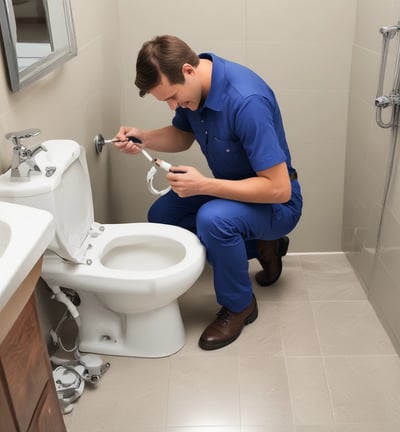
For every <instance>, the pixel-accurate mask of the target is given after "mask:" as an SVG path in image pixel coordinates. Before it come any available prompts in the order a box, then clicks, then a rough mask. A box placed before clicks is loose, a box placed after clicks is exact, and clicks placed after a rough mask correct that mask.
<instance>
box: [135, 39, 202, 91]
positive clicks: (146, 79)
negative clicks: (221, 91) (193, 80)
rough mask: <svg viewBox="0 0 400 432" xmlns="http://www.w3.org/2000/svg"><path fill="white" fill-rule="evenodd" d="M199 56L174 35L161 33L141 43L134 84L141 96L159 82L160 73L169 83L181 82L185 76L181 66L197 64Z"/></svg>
mask: <svg viewBox="0 0 400 432" xmlns="http://www.w3.org/2000/svg"><path fill="white" fill-rule="evenodd" d="M199 61H200V59H199V56H198V55H197V54H196V53H195V52H194V51H193V50H192V49H191V48H190V47H189V46H188V45H187V44H186V43H185V42H184V41H183V40H181V39H179V38H177V37H176V36H170V35H163V36H156V37H155V38H154V39H152V40H150V41H147V42H145V43H144V44H143V46H142V48H141V49H140V51H139V54H138V57H137V60H136V79H135V85H136V87H138V89H139V95H140V96H141V97H143V96H144V95H145V94H147V93H149V92H150V91H151V90H152V89H153V88H154V87H156V86H157V85H158V84H160V82H161V74H163V75H165V76H166V77H167V79H168V81H169V83H170V84H182V83H184V82H185V78H184V76H183V73H182V66H183V65H184V64H185V63H188V64H190V65H191V66H193V67H197V66H198V64H199Z"/></svg>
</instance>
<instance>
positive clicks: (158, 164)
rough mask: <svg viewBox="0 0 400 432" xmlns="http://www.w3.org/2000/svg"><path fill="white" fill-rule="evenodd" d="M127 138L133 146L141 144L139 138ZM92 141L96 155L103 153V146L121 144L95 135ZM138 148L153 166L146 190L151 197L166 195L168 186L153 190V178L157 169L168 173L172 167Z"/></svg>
mask: <svg viewBox="0 0 400 432" xmlns="http://www.w3.org/2000/svg"><path fill="white" fill-rule="evenodd" d="M127 138H128V140H129V141H132V142H134V143H135V144H141V143H142V141H141V140H140V139H139V138H136V137H134V136H129V137H127ZM93 141H94V146H95V148H96V153H97V154H100V153H101V152H102V151H103V147H104V146H105V144H113V143H116V142H121V140H118V139H110V140H106V139H104V137H103V135H102V134H97V135H96V136H95V137H94V140H93ZM138 147H139V148H140V151H141V153H142V154H143V156H144V157H145V158H146V159H147V160H148V161H149V162H150V163H151V164H152V165H153V166H152V167H151V168H150V170H149V171H148V173H147V175H146V182H147V188H148V189H149V191H150V193H151V194H153V195H164V194H166V193H167V192H169V190H170V189H171V186H168V187H167V188H165V189H163V190H161V191H160V190H158V189H155V188H154V187H153V178H154V176H155V175H156V173H157V169H158V168H161V169H162V170H164V171H165V172H170V169H171V166H172V165H171V164H170V163H168V162H166V161H164V160H162V159H158V158H153V157H151V156H150V154H149V153H148V152H147V151H146V150H145V149H144V148H143V147H142V146H140V145H138Z"/></svg>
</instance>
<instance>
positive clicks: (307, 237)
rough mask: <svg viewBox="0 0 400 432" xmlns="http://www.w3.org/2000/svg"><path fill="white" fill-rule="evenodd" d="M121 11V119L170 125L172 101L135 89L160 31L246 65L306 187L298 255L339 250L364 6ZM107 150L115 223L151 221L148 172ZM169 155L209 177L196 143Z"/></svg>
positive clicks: (175, 5)
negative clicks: (277, 113) (141, 58)
mask: <svg viewBox="0 0 400 432" xmlns="http://www.w3.org/2000/svg"><path fill="white" fill-rule="evenodd" d="M118 9H119V17H120V32H121V56H122V58H123V59H124V60H123V63H122V64H121V73H122V94H121V104H122V114H121V115H122V120H121V122H122V123H123V124H125V125H135V126H137V127H140V128H143V129H151V128H156V127H160V126H164V125H166V124H169V123H170V121H171V118H172V115H173V113H172V112H171V111H169V110H168V107H167V106H166V104H165V105H163V104H160V103H159V102H157V101H155V100H152V98H151V96H148V97H145V98H143V99H142V98H140V97H139V96H138V94H137V90H136V88H135V86H134V76H135V61H136V54H137V52H138V50H139V49H140V47H141V45H142V43H143V42H144V41H145V40H147V39H149V38H151V37H153V36H155V35H157V34H164V33H170V34H175V35H177V36H179V37H181V38H183V39H184V40H186V41H187V42H188V43H189V44H190V45H191V46H192V47H193V48H194V49H195V50H196V51H198V52H201V51H213V52H215V53H217V54H219V55H221V56H224V57H226V58H229V59H231V60H234V61H237V62H240V63H243V64H245V65H248V66H249V67H251V68H252V69H254V70H255V71H256V72H258V73H259V74H260V75H261V76H262V77H263V78H264V79H265V80H266V81H267V82H269V83H270V85H271V86H272V87H273V88H274V90H275V92H276V94H277V97H278V100H279V101H280V105H281V109H282V113H283V117H284V121H285V125H286V132H287V137H288V141H289V145H290V147H291V151H292V156H293V163H294V166H295V167H296V168H297V169H298V171H299V176H300V181H301V184H302V188H303V194H304V214H303V218H302V220H301V222H300V224H299V225H298V227H297V228H296V230H295V231H294V232H293V234H292V235H291V240H292V243H291V251H304V252H311V251H337V250H341V229H342V206H343V177H344V160H345V145H346V128H347V109H348V94H349V80H350V62H351V53H352V44H353V37H354V28H355V12H356V0H335V1H330V2H328V1H321V0H237V1H234V2H232V1H231V0H218V1H217V2H216V1H212V2H211V1H209V0H205V1H203V2H190V3H187V2H185V1H183V0H170V1H168V2H160V1H159V0H147V1H146V2H132V1H130V0H118ZM109 150H110V151H109V157H110V161H111V164H110V174H111V175H110V187H111V194H110V199H111V203H112V209H113V213H112V218H113V220H114V221H116V222H128V221H139V220H140V221H142V220H145V219H146V212H147V209H148V207H149V205H150V204H151V202H152V201H153V197H152V196H151V195H149V193H148V192H147V189H146V186H145V181H144V177H145V173H146V171H147V168H148V167H147V166H146V164H145V162H144V160H142V159H141V157H140V155H139V156H125V155H122V154H120V153H118V152H116V151H114V149H109ZM138 157H139V159H138ZM165 157H166V158H167V157H168V159H169V160H171V162H173V163H178V162H181V163H185V164H191V165H195V166H197V167H199V168H200V169H201V170H203V171H204V172H205V173H207V172H208V171H207V167H206V165H205V163H204V160H203V157H202V155H201V154H200V153H199V151H198V149H197V148H196V146H193V148H192V149H190V151H188V152H185V153H182V154H174V155H167V156H165Z"/></svg>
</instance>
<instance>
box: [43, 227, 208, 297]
mask: <svg viewBox="0 0 400 432" xmlns="http://www.w3.org/2000/svg"><path fill="white" fill-rule="evenodd" d="M102 227H103V228H104V229H103V230H101V232H100V233H99V234H98V235H97V236H95V237H91V236H90V235H89V236H88V237H87V238H86V239H85V241H84V244H83V245H82V250H84V259H83V263H82V264H79V263H72V262H68V261H65V260H63V259H62V258H60V257H59V256H57V255H55V254H54V253H52V252H51V251H48V252H46V253H45V255H44V260H43V269H42V274H43V278H44V279H45V280H46V281H47V283H50V284H51V283H53V282H54V283H57V284H58V285H61V286H65V287H68V288H73V289H74V288H75V289H79V288H81V289H85V290H87V291H93V292H95V293H97V294H99V293H102V292H104V293H110V290H111V292H112V294H117V293H118V294H129V293H130V292H131V291H132V283H133V282H134V284H135V291H138V290H140V292H141V294H147V295H157V296H159V298H160V302H164V299H163V297H165V296H166V295H168V286H170V284H171V281H174V283H173V285H174V290H175V298H176V288H177V286H178V285H179V283H180V281H181V280H182V281H183V280H186V277H187V273H188V272H190V273H192V272H193V270H194V269H193V267H194V266H198V267H199V269H198V275H197V276H199V275H200V273H201V271H202V269H203V263H204V248H203V246H202V245H201V243H200V241H199V239H198V238H197V237H196V236H195V235H194V234H192V233H191V232H190V231H187V230H185V229H183V228H180V227H176V226H172V225H164V224H156V223H148V222H147V223H127V224H104V225H102ZM152 243H154V247H153V250H154V252H155V253H156V252H157V250H158V248H159V243H161V247H162V248H164V253H163V254H162V255H163V256H166V255H167V256H168V254H166V253H165V247H166V246H167V247H168V248H169V249H170V250H169V256H170V257H171V255H172V254H173V253H174V252H173V249H174V248H175V249H176V252H175V253H176V254H178V255H179V256H178V257H176V258H175V261H173V259H172V258H171V259H172V261H170V262H169V263H168V264H165V265H161V266H160V265H157V263H154V265H153V266H151V265H147V267H146V268H145V269H143V268H141V267H140V266H139V265H138V263H137V262H136V261H135V260H132V265H131V266H130V265H129V263H128V265H124V266H121V268H116V266H115V265H110V264H109V262H108V261H112V259H111V260H110V259H107V255H109V254H110V252H112V251H115V250H116V249H118V248H124V247H127V248H126V249H127V251H126V252H127V253H131V254H132V250H129V248H130V247H133V249H134V248H135V247H136V246H137V248H138V253H142V250H141V249H140V247H143V245H145V247H146V248H147V251H148V249H149V248H148V245H151V244H152ZM172 246H174V247H172ZM131 249H132V248H131ZM189 251H190V253H188V252H189ZM133 252H135V251H133ZM120 254H121V255H123V252H120ZM134 255H135V254H134V253H133V254H132V256H134ZM105 258H106V259H105ZM114 261H115V260H114ZM111 264H112V263H111ZM124 267H126V268H124ZM195 273H197V272H195ZM196 278H197V277H196ZM186 290H187V285H185V284H183V286H182V293H183V292H184V291H186Z"/></svg>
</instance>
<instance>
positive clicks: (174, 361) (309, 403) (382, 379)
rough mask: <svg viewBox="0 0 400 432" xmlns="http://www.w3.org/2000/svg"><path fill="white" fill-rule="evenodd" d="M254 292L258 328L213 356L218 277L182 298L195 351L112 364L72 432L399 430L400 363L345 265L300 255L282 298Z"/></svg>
mask: <svg viewBox="0 0 400 432" xmlns="http://www.w3.org/2000/svg"><path fill="white" fill-rule="evenodd" d="M250 268H251V272H252V273H255V272H256V271H258V270H259V266H258V264H257V262H256V261H252V262H251V263H250ZM255 285H256V284H255ZM254 289H255V294H256V297H257V300H258V305H259V317H258V319H257V320H256V321H255V322H254V323H253V324H251V325H249V326H247V327H246V328H245V329H244V331H243V333H242V335H241V336H240V338H239V339H238V340H237V341H236V342H235V343H233V344H232V345H230V346H228V347H225V348H223V349H221V350H217V351H210V352H206V351H202V350H201V349H200V348H198V346H197V340H198V337H199V335H200V334H201V332H202V330H203V329H204V327H205V326H206V325H207V324H208V323H209V322H210V321H211V320H212V319H213V318H214V315H215V313H216V312H217V310H218V309H219V307H218V306H217V305H216V303H215V299H214V294H213V289H212V275H211V271H210V269H209V268H208V267H207V269H206V271H205V272H204V274H203V275H202V277H201V278H200V280H199V281H198V283H197V284H196V285H195V286H194V287H192V288H191V289H190V290H189V291H188V292H187V293H186V294H185V295H184V296H183V297H182V298H181V309H182V314H183V318H184V322H185V326H186V330H187V343H186V345H185V347H184V348H183V349H182V350H181V351H180V352H178V353H177V354H175V355H173V356H171V357H168V358H162V359H139V358H122V357H105V356H103V358H104V359H106V358H107V360H108V361H110V363H111V368H110V370H109V371H108V372H107V373H106V375H105V376H104V377H103V379H102V381H101V382H100V384H99V385H98V387H97V388H94V389H91V388H89V386H87V387H86V389H85V391H84V393H83V395H82V396H81V398H80V399H79V400H78V401H77V402H76V403H75V404H74V409H73V412H72V413H71V414H68V415H66V416H64V419H65V423H66V425H67V429H68V432H131V431H132V432H398V431H399V430H400V361H399V358H398V356H397V355H396V352H395V351H394V349H393V346H392V344H391V342H390V340H389V338H388V337H387V335H386V333H385V331H384V330H383V328H382V326H381V324H380V323H379V321H378V319H377V317H376V315H375V312H374V310H373V309H372V307H371V306H370V304H369V303H368V301H367V300H366V296H365V294H364V291H363V289H362V288H361V286H360V283H359V282H358V280H357V278H356V277H355V275H354V273H353V271H352V269H351V266H350V265H349V264H348V262H347V260H346V258H345V257H344V255H341V254H332V255H289V256H287V257H285V259H284V271H283V274H282V277H281V279H280V280H279V281H278V282H277V283H276V284H275V285H274V286H273V287H269V288H261V287H258V286H255V287H254Z"/></svg>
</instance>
